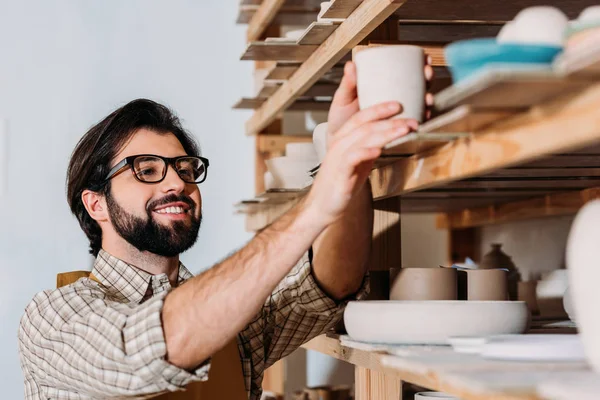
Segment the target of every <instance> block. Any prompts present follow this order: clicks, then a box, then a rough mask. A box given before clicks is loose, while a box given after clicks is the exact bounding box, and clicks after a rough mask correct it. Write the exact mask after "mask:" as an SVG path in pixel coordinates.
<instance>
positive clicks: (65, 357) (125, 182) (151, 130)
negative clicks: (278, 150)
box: [19, 63, 417, 399]
mask: <svg viewBox="0 0 600 400" xmlns="http://www.w3.org/2000/svg"><path fill="white" fill-rule="evenodd" d="M400 111H401V105H400V104H398V103H395V102H390V103H385V104H381V105H378V106H375V107H372V108H370V109H367V110H363V111H360V112H359V111H358V102H357V98H356V73H355V67H354V65H353V64H352V63H349V64H347V65H346V68H345V74H344V78H343V80H342V83H341V85H340V88H339V89H338V91H337V93H336V95H335V98H334V100H333V103H332V107H331V111H330V114H329V131H330V133H329V138H328V140H329V145H328V152H327V155H326V157H325V160H324V161H323V163H322V166H321V169H320V171H319V174H318V176H317V177H316V179H315V182H314V184H313V186H312V188H311V190H310V192H309V193H308V194H307V196H306V197H305V199H304V200H303V201H301V202H300V203H299V204H298V205H297V206H296V207H294V208H293V209H292V210H291V211H289V212H288V213H287V214H285V215H284V216H282V217H281V218H280V219H278V220H277V221H276V222H274V223H273V224H272V225H271V226H269V227H267V228H266V229H264V230H263V231H262V232H261V233H259V234H258V235H256V236H255V237H254V238H253V239H252V240H251V241H250V242H249V243H248V244H247V245H246V246H245V247H243V248H242V249H241V250H239V251H238V252H236V253H234V254H233V255H232V256H230V257H229V258H227V259H225V260H224V261H222V262H220V263H219V264H218V265H216V266H214V267H213V268H212V269H210V270H208V271H206V272H204V273H202V274H201V275H199V276H196V277H192V275H191V274H190V273H189V272H188V271H187V269H185V267H184V266H183V265H182V264H180V262H179V254H180V253H182V252H184V251H185V250H187V249H188V248H190V247H191V246H192V245H193V244H194V242H195V241H196V238H197V234H198V229H199V227H200V223H201V219H202V211H201V206H202V198H201V194H200V190H199V187H198V185H199V184H200V183H202V182H203V181H204V179H206V176H207V170H208V167H209V162H208V160H207V159H205V158H203V157H200V156H199V152H198V148H197V146H196V144H195V143H194V142H193V140H192V139H191V138H190V137H189V136H188V134H187V133H186V132H185V131H184V130H183V129H182V127H181V126H180V123H179V121H178V119H177V118H176V117H174V116H173V115H172V114H171V113H170V111H169V110H168V109H166V108H165V107H164V106H161V105H159V104H157V103H154V102H151V101H149V100H136V101H133V102H131V103H129V104H127V105H125V106H124V107H122V108H120V109H118V110H116V111H115V112H113V113H112V114H110V115H109V116H108V117H106V118H105V119H104V120H103V121H101V122H100V123H98V124H97V125H96V126H94V127H93V128H91V129H90V130H89V131H88V132H87V133H86V134H85V136H84V137H83V138H82V139H81V141H80V142H79V144H78V145H77V147H76V149H75V151H74V152H73V155H72V158H71V162H70V165H69V169H68V173H67V175H68V176H67V196H68V201H69V205H70V207H71V210H72V212H73V213H74V215H75V216H76V217H77V219H78V221H79V223H80V225H81V228H82V229H83V231H84V232H85V233H86V235H87V236H88V238H89V241H90V250H91V253H92V254H93V255H95V256H96V262H95V264H94V268H93V270H92V275H91V276H90V279H81V280H79V281H77V282H76V283H74V284H71V285H68V286H66V287H63V288H59V289H56V290H47V291H44V292H41V293H39V294H37V295H36V296H35V297H34V299H33V300H32V302H31V303H30V304H29V305H28V307H27V308H26V311H25V314H24V316H23V318H22V320H21V324H20V329H19V350H20V355H21V364H22V368H23V371H24V375H25V397H26V398H27V399H48V398H52V399H89V398H109V397H148V396H150V395H152V394H157V393H161V392H165V391H176V390H180V389H183V388H184V387H185V386H186V385H188V384H189V383H191V382H194V381H201V380H206V379H207V378H208V370H209V368H210V357H211V356H212V355H214V354H215V353H216V352H218V351H219V350H220V349H222V348H223V347H224V346H225V345H226V344H227V343H228V342H230V341H232V340H234V339H236V338H237V343H238V347H239V353H240V358H241V359H242V361H243V362H242V365H243V372H244V376H245V378H246V386H247V387H246V389H247V391H248V392H249V397H250V398H251V399H258V398H259V397H260V394H261V381H262V376H263V372H264V370H265V368H267V367H268V366H270V365H272V364H273V363H274V362H275V361H277V360H278V359H280V358H282V357H284V356H286V355H287V354H289V353H291V352H292V351H293V350H295V349H296V348H297V347H298V346H300V345H301V344H302V343H304V342H306V341H308V340H310V339H311V338H313V337H315V336H317V335H319V334H321V333H323V332H324V331H326V330H327V329H329V328H330V327H332V326H333V325H334V324H335V323H336V322H337V321H338V320H339V318H340V317H341V314H342V311H343V308H344V305H345V304H346V302H347V301H348V300H349V299H355V298H362V297H364V294H365V292H366V282H365V279H364V277H365V274H366V270H367V263H368V257H369V249H370V242H371V232H372V224H373V210H372V195H371V190H370V185H369V182H368V176H369V173H370V170H371V169H372V166H373V163H374V161H375V160H376V159H377V157H378V156H379V155H380V154H381V149H382V147H383V146H384V145H385V144H386V143H388V142H390V141H392V140H394V139H397V138H398V137H400V136H402V135H405V134H407V133H408V132H409V131H411V130H415V129H416V128H417V124H416V121H413V120H403V119H389V117H391V116H393V115H395V114H398V113H399V112H400ZM184 282H185V284H182V283H184Z"/></svg>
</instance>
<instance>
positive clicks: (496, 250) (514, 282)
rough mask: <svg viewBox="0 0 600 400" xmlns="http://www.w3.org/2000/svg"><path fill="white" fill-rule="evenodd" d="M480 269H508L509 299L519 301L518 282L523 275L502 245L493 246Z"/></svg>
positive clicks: (484, 257) (495, 244)
mask: <svg viewBox="0 0 600 400" xmlns="http://www.w3.org/2000/svg"><path fill="white" fill-rule="evenodd" d="M479 268H480V269H507V270H508V298H509V300H517V298H518V295H519V293H518V292H519V290H518V287H517V286H518V282H519V281H520V280H521V274H520V273H519V271H518V270H517V267H516V266H515V264H514V263H513V261H512V258H511V257H510V256H508V255H507V254H506V253H504V252H503V251H502V245H501V244H499V243H494V244H492V250H491V251H490V252H489V253H487V254H486V255H484V256H483V260H482V261H481V263H480V264H479Z"/></svg>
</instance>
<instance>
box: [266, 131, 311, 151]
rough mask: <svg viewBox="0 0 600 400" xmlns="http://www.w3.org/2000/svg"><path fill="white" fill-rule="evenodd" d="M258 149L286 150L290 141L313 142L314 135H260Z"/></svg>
mask: <svg viewBox="0 0 600 400" xmlns="http://www.w3.org/2000/svg"><path fill="white" fill-rule="evenodd" d="M257 140H258V150H259V151H260V152H263V153H273V152H281V153H283V152H284V151H285V145H286V144H288V143H312V137H311V136H308V135H302V136H300V135H295V136H294V135H258V139H257Z"/></svg>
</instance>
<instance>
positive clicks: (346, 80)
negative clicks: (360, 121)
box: [331, 61, 357, 107]
mask: <svg viewBox="0 0 600 400" xmlns="http://www.w3.org/2000/svg"><path fill="white" fill-rule="evenodd" d="M356 97H357V93H356V66H355V65H354V63H353V62H352V61H348V62H347V63H346V65H344V76H343V77H342V81H341V82H340V86H339V87H338V88H337V90H336V91H335V94H334V96H333V100H332V103H331V105H332V107H333V106H345V105H347V104H350V103H352V102H353V101H354V100H355V99H356Z"/></svg>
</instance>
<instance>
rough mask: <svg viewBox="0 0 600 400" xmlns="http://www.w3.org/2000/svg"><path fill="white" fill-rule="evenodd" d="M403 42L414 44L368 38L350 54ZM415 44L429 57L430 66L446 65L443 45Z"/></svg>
mask: <svg viewBox="0 0 600 400" xmlns="http://www.w3.org/2000/svg"><path fill="white" fill-rule="evenodd" d="M404 44H414V43H408V42H405V41H397V40H370V41H369V42H368V43H367V44H363V45H360V46H355V47H354V48H353V49H352V54H356V53H357V52H359V51H362V50H365V49H368V48H369V47H378V46H390V45H404ZM417 45H418V46H420V47H422V48H423V51H424V52H425V55H427V56H429V57H431V66H433V67H445V66H446V65H447V64H446V57H445V56H444V46H442V45H439V44H436V43H419V44H417Z"/></svg>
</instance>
